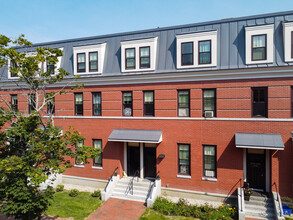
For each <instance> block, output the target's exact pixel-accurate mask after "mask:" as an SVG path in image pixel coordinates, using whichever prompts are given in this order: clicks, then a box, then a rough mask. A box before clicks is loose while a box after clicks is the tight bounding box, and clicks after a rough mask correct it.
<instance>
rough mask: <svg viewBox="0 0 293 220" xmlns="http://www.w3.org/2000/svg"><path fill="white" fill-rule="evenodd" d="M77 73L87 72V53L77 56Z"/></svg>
mask: <svg viewBox="0 0 293 220" xmlns="http://www.w3.org/2000/svg"><path fill="white" fill-rule="evenodd" d="M77 72H78V73H84V72H85V53H78V54H77Z"/></svg>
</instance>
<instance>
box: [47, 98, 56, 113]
mask: <svg viewBox="0 0 293 220" xmlns="http://www.w3.org/2000/svg"><path fill="white" fill-rule="evenodd" d="M47 113H48V114H50V115H54V114H55V98H52V99H50V100H49V101H48V103H47Z"/></svg>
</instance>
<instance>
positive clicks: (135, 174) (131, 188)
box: [127, 170, 139, 195]
mask: <svg viewBox="0 0 293 220" xmlns="http://www.w3.org/2000/svg"><path fill="white" fill-rule="evenodd" d="M138 174H139V170H136V171H135V173H134V175H133V177H132V178H131V179H130V181H129V184H128V187H127V188H128V192H130V193H131V195H133V181H134V178H135V177H136V176H137V182H138V181H139V177H138Z"/></svg>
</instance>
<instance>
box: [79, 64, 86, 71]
mask: <svg viewBox="0 0 293 220" xmlns="http://www.w3.org/2000/svg"><path fill="white" fill-rule="evenodd" d="M78 70H79V71H85V63H79V64H78Z"/></svg>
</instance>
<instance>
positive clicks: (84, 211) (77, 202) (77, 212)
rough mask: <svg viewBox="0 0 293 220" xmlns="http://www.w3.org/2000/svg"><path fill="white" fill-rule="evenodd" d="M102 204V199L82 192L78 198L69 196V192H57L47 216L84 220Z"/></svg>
mask: <svg viewBox="0 0 293 220" xmlns="http://www.w3.org/2000/svg"><path fill="white" fill-rule="evenodd" d="M101 204H102V202H101V200H100V199H98V198H93V197H91V193H88V192H80V193H79V195H78V196H77V197H70V196H68V192H67V191H64V192H56V193H55V195H54V201H53V202H52V205H51V206H50V207H49V209H48V210H47V215H50V216H58V217H62V218H69V217H74V219H75V220H83V219H84V218H86V217H87V216H89V215H90V214H91V213H92V212H93V211H95V210H96V209H97V208H98V207H99V206H100V205H101Z"/></svg>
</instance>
